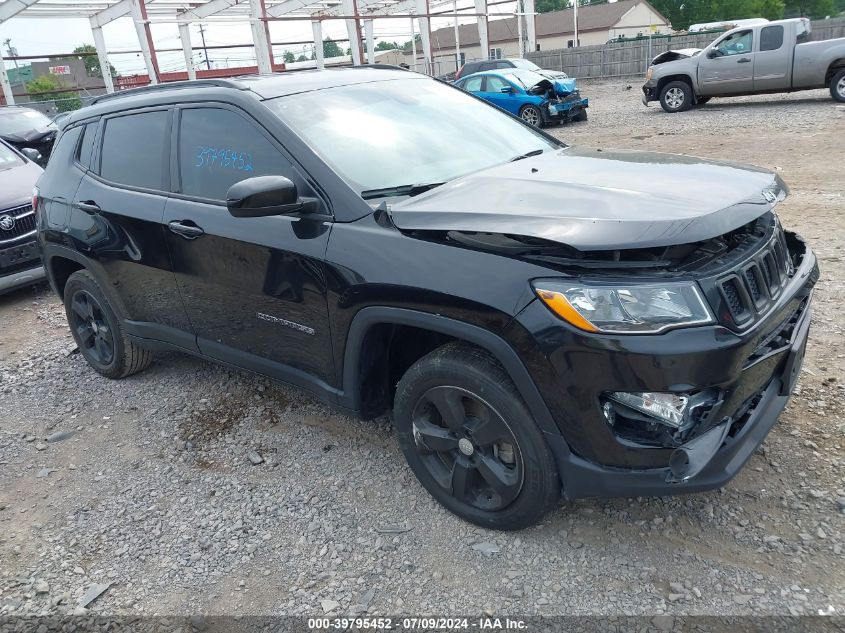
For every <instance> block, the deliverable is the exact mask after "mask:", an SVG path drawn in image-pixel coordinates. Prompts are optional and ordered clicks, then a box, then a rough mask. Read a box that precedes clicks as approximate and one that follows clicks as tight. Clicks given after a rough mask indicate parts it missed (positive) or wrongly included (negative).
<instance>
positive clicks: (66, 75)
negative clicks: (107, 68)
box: [0, 57, 105, 116]
mask: <svg viewBox="0 0 845 633" xmlns="http://www.w3.org/2000/svg"><path fill="white" fill-rule="evenodd" d="M6 72H7V74H8V76H9V83H10V84H11V86H12V93H13V94H14V95H15V103H17V104H18V105H23V104H27V105H28V106H29V107H32V108H35V109H37V110H40V111H41V112H43V113H44V114H47V115H50V116H52V115H55V114H56V112H57V111H58V109H57V108H56V104H55V103H54V102H53V101H50V100H47V101H35V100H34V99H33V98H31V97H30V96H28V95H27V94H26V93H27V92H28V89H27V84H29V82H31V81H32V80H34V79H38V78H39V77H43V76H45V75H50V76H52V77H55V78H56V79H57V80H58V81H59V82H60V84H61V87H62V88H67V89H68V91H70V92H72V93H74V94H75V95H78V96H79V98H80V99H83V100H84V98H85V97H93V96H96V95H100V94H104V93H105V88H104V86H103V78H102V77H96V76H91V75H89V74H88V71H87V69H86V67H85V61H84V60H82V59H79V58H77V57H71V58H68V57H62V58H59V59H53V60H48V61H43V62H32V63H31V64H29V65H26V66H19V67H18V68H7V70H6ZM3 104H5V100H4V99H3V95H2V94H0V105H3Z"/></svg>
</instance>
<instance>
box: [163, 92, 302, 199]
mask: <svg viewBox="0 0 845 633" xmlns="http://www.w3.org/2000/svg"><path fill="white" fill-rule="evenodd" d="M179 174H180V178H181V190H180V192H181V193H183V194H185V195H188V196H196V197H199V198H208V199H210V200H225V199H226V192H227V191H228V190H229V187H231V186H232V185H233V184H235V183H236V182H240V181H241V180H246V179H247V178H252V177H253V176H269V175H278V176H287V177H288V178H291V177H292V176H293V168H292V167H291V164H290V163H289V162H288V161H287V159H286V158H285V157H284V156H282V154H281V153H280V152H279V150H277V149H276V148H275V147H274V146H273V144H272V143H270V141H269V140H267V138H266V137H265V136H264V135H263V134H262V133H261V132H260V131H259V129H258V128H257V127H256V126H255V125H253V124H252V123H251V122H250V121H248V120H247V119H246V118H245V117H243V116H241V115H240V114H238V113H236V112H232V111H231V110H223V109H221V108H188V109H185V110H182V117H181V124H180V130H179Z"/></svg>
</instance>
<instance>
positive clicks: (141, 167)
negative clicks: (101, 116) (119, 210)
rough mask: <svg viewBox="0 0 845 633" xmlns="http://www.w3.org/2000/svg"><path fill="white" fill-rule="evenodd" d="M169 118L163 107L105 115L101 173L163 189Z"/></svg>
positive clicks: (121, 181)
mask: <svg viewBox="0 0 845 633" xmlns="http://www.w3.org/2000/svg"><path fill="white" fill-rule="evenodd" d="M169 119H170V113H169V112H168V111H166V110H156V111H154V112H139V113H137V114H128V115H123V116H119V117H116V118H114V119H108V120H107V121H106V128H105V131H104V132H103V148H102V151H101V152H100V176H102V177H103V178H105V179H106V180H110V181H112V182H115V183H118V184H121V185H130V186H133V187H143V188H145V189H156V190H159V191H164V190H166V189H167V186H166V183H167V182H168V178H167V175H168V173H169V169H170V167H169V156H170V139H169V136H168V129H169V127H170V125H169Z"/></svg>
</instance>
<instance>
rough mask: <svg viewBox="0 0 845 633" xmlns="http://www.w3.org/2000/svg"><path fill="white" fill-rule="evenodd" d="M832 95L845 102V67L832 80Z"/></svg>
mask: <svg viewBox="0 0 845 633" xmlns="http://www.w3.org/2000/svg"><path fill="white" fill-rule="evenodd" d="M830 96H831V97H833V98H834V99H835V100H836V101H841V102H843V103H845V68H843V69H842V70H840V71H839V72H838V73H836V74H835V75H834V76H833V79H831V80H830Z"/></svg>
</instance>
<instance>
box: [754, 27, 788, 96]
mask: <svg viewBox="0 0 845 633" xmlns="http://www.w3.org/2000/svg"><path fill="white" fill-rule="evenodd" d="M791 69H792V45H791V44H789V45H787V43H786V33H785V30H784V27H783V24H773V25H771V26H764V27H763V28H761V29H760V37H759V38H758V42H757V51H756V53H755V57H754V90H755V92H762V91H765V90H781V89H784V88H789V85H790V80H791V77H790V72H791Z"/></svg>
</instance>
